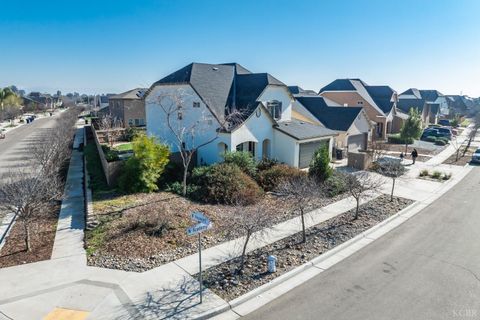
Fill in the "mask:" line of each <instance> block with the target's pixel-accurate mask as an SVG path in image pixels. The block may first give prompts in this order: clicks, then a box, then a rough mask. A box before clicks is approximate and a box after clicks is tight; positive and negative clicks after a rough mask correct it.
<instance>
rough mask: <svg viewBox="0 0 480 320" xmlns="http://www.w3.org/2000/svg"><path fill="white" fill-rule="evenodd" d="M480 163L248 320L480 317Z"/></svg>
mask: <svg viewBox="0 0 480 320" xmlns="http://www.w3.org/2000/svg"><path fill="white" fill-rule="evenodd" d="M479 199H480V167H478V168H474V169H473V170H472V171H471V173H470V174H469V175H468V176H467V177H466V178H465V179H464V180H463V181H462V182H461V183H459V184H457V185H456V186H455V187H454V188H452V189H451V190H450V191H449V192H447V193H446V194H445V195H444V196H443V197H442V198H441V199H439V200H437V201H436V202H434V203H432V204H431V205H430V206H429V207H427V208H425V209H424V210H423V211H422V212H420V213H419V214H417V215H416V216H415V217H413V218H412V219H411V220H409V221H407V222H406V223H404V224H403V225H401V226H400V227H398V228H396V229H395V230H393V231H391V232H390V233H388V234H387V235H385V236H383V237H382V238H380V239H378V240H377V241H375V242H373V243H372V244H370V245H369V246H367V247H365V248H363V249H362V250H360V251H359V252H357V253H355V254H354V255H352V256H350V257H349V258H347V259H345V260H343V261H342V262H340V263H338V264H337V265H335V266H333V267H332V268H330V269H328V270H327V271H325V272H323V273H321V274H320V275H318V276H317V277H315V278H313V279H311V280H310V281H308V282H307V283H305V284H303V285H301V286H299V287H297V288H295V289H293V290H291V291H290V292H288V293H287V294H285V295H283V296H281V297H279V298H278V299H276V300H275V301H272V302H271V303H269V304H267V305H266V306H264V307H263V308H261V309H258V310H257V311H255V312H253V313H251V314H249V315H248V316H246V317H245V318H246V319H272V320H280V319H282V320H283V319H335V320H340V319H349V320H352V319H362V320H364V319H382V320H383V319H405V320H407V319H408V320H411V319H421V320H427V319H480V200H479Z"/></svg>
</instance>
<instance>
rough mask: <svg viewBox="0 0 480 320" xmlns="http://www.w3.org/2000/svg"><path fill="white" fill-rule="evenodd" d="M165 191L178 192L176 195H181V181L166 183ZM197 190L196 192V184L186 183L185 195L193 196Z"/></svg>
mask: <svg viewBox="0 0 480 320" xmlns="http://www.w3.org/2000/svg"><path fill="white" fill-rule="evenodd" d="M165 191H167V192H171V193H175V194H178V195H180V196H182V195H183V185H182V183H181V182H179V181H175V182H173V183H170V184H167V186H166V188H165ZM197 192H198V186H196V185H194V184H189V185H187V196H189V197H194V196H195V193H197Z"/></svg>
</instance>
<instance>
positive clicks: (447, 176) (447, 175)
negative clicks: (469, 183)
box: [442, 173, 452, 180]
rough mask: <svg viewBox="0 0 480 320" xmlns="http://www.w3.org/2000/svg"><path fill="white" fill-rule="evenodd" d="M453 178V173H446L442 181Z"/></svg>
mask: <svg viewBox="0 0 480 320" xmlns="http://www.w3.org/2000/svg"><path fill="white" fill-rule="evenodd" d="M451 177H452V174H451V173H444V174H443V177H442V179H443V180H450V178H451Z"/></svg>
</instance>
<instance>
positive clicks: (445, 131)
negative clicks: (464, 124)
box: [437, 127, 452, 140]
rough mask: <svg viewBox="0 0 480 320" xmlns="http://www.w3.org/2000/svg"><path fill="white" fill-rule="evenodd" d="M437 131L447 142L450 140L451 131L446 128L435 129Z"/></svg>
mask: <svg viewBox="0 0 480 320" xmlns="http://www.w3.org/2000/svg"><path fill="white" fill-rule="evenodd" d="M437 131H438V132H439V133H440V134H441V136H442V137H445V138H447V139H448V140H451V139H452V129H450V128H446V127H440V128H437Z"/></svg>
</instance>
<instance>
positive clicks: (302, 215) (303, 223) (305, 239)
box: [300, 208, 307, 243]
mask: <svg viewBox="0 0 480 320" xmlns="http://www.w3.org/2000/svg"><path fill="white" fill-rule="evenodd" d="M300 216H301V218H302V243H305V242H307V233H306V231H305V216H304V214H303V208H301V209H300Z"/></svg>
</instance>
